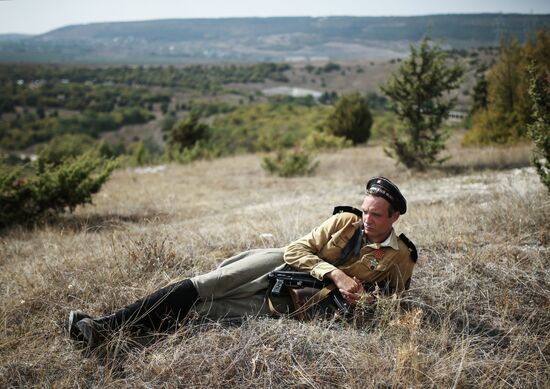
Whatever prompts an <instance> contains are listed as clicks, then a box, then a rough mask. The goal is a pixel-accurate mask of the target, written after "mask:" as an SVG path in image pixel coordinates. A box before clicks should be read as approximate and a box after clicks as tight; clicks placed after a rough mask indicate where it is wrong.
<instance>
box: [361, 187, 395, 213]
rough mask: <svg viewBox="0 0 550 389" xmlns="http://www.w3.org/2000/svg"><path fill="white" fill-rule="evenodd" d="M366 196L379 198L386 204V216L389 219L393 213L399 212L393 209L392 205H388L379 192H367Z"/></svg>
mask: <svg viewBox="0 0 550 389" xmlns="http://www.w3.org/2000/svg"><path fill="white" fill-rule="evenodd" d="M367 196H373V197H380V198H382V199H384V200H386V202H387V203H388V216H389V217H391V216H392V215H393V214H394V213H396V212H399V211H398V210H396V209H395V208H394V206H393V205H392V203H390V202H389V201H388V200H387V199H386V198H385V197H384V196H382V195H381V194H380V193H379V192H376V191H371V190H367Z"/></svg>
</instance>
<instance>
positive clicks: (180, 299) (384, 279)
mask: <svg viewBox="0 0 550 389" xmlns="http://www.w3.org/2000/svg"><path fill="white" fill-rule="evenodd" d="M366 189H367V192H366V195H365V198H364V201H363V204H362V206H361V208H362V209H361V211H359V210H356V209H353V208H341V209H344V211H343V212H336V213H335V214H334V215H333V216H332V217H331V218H329V219H328V220H326V221H325V222H324V223H323V224H321V225H320V226H319V227H317V228H315V229H314V230H313V231H311V232H310V233H309V234H307V235H306V236H304V237H303V238H301V239H298V240H296V241H295V242H292V243H291V244H290V245H288V246H287V247H286V248H278V249H259V250H251V251H247V252H244V253H241V254H238V255H236V256H234V257H231V258H229V259H226V260H225V261H224V262H222V264H221V265H220V266H219V267H218V268H217V269H216V270H213V271H211V272H209V273H206V274H203V275H199V276H196V277H193V278H191V279H185V280H183V281H180V282H177V283H174V284H171V285H169V286H167V287H164V288H162V289H159V290H157V291H155V292H154V293H152V294H150V295H148V296H146V297H144V298H143V299H141V300H139V301H136V302H135V303H133V304H131V305H128V306H126V307H124V308H122V309H120V310H118V311H116V312H115V313H113V314H111V315H108V316H103V317H98V318H92V317H91V316H89V315H86V314H84V313H82V312H78V311H72V312H71V313H70V315H69V323H68V331H69V334H70V336H71V337H72V338H74V339H76V340H81V341H84V342H85V344H86V345H87V347H88V348H95V347H97V346H98V345H100V344H101V343H102V342H103V341H104V340H105V339H106V338H107V336H108V335H109V334H110V333H112V332H114V331H117V330H118V329H121V328H122V327H125V328H130V329H132V328H143V327H146V328H147V329H148V330H152V331H166V330H169V329H171V328H175V327H176V326H177V324H178V323H181V322H183V321H184V319H185V317H186V316H187V313H188V312H189V310H190V309H191V308H193V309H194V310H196V311H197V312H198V313H199V314H200V315H201V316H203V317H207V318H210V319H213V320H221V319H230V320H231V319H238V318H242V317H244V316H251V315H257V314H260V315H263V314H265V315H269V314H273V313H274V312H280V311H283V312H285V313H292V312H296V309H297V307H296V306H295V304H293V303H292V301H291V299H290V298H289V295H288V294H284V293H282V294H281V295H279V296H269V293H268V292H269V290H270V281H269V277H268V275H269V274H270V273H271V272H273V271H274V270H280V269H282V268H284V267H285V266H290V267H291V268H292V269H293V270H298V271H301V272H305V273H308V274H309V275H311V276H312V277H313V278H315V279H317V280H326V281H329V283H330V284H331V286H332V288H328V289H333V292H331V293H340V295H341V298H343V300H345V303H346V305H347V306H349V307H353V306H355V305H356V304H357V303H358V302H359V301H360V300H361V299H365V298H366V296H367V292H366V289H365V286H366V285H369V286H372V285H377V286H381V287H382V289H385V290H391V291H395V292H401V291H403V290H405V289H407V288H408V286H409V283H410V280H411V276H412V271H413V267H414V264H415V262H416V249H415V248H414V245H413V244H412V243H411V242H410V241H409V240H408V239H407V238H406V237H405V236H404V235H403V234H401V236H399V237H398V236H397V235H396V233H395V231H394V229H393V224H394V223H395V222H396V221H397V219H398V218H399V216H400V215H402V214H404V213H405V212H406V211H407V202H406V200H405V198H404V197H403V195H402V194H401V192H400V191H399V189H398V188H397V186H395V185H394V184H393V183H392V182H391V181H390V180H389V179H387V178H385V177H374V178H372V179H371V180H369V181H368V183H367V185H366ZM337 209H338V208H337ZM267 296H269V297H268V298H266V297H267ZM321 300H322V299H321ZM274 306H276V307H277V308H276V310H275V308H274ZM281 307H282V309H281ZM298 309H299V308H298Z"/></svg>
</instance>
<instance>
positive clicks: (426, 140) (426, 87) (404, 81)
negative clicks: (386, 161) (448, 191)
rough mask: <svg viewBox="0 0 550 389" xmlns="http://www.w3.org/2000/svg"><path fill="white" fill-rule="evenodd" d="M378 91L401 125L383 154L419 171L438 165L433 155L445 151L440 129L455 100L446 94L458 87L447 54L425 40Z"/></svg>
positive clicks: (457, 75)
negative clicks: (380, 91) (382, 94)
mask: <svg viewBox="0 0 550 389" xmlns="http://www.w3.org/2000/svg"><path fill="white" fill-rule="evenodd" d="M410 49H411V55H410V57H409V58H408V59H406V60H404V61H403V62H402V64H401V66H400V67H399V68H398V69H397V71H396V72H395V73H394V74H393V75H392V77H391V78H390V79H389V80H388V81H387V82H386V84H385V85H384V86H382V87H381V89H382V91H383V92H384V94H385V95H386V96H387V97H388V98H389V99H390V109H391V110H392V111H394V112H395V113H396V114H397V116H398V117H399V119H400V120H401V121H402V122H403V124H404V127H403V129H400V130H396V131H395V132H394V133H393V134H391V135H390V136H391V140H390V143H389V149H386V152H387V153H388V154H389V155H390V156H391V157H393V158H397V159H398V160H399V161H400V162H402V163H403V164H404V165H405V166H407V167H409V168H414V169H419V170H423V169H425V168H426V167H427V166H429V165H431V164H433V163H436V162H442V160H441V159H438V157H437V155H438V154H439V152H440V151H442V150H443V149H444V148H445V144H444V142H445V140H446V139H447V137H448V135H449V134H448V133H447V132H444V131H443V130H442V129H441V123H442V122H443V120H444V119H445V118H446V117H447V115H448V113H449V111H450V110H451V108H452V107H453V106H454V104H455V100H456V99H452V98H448V96H447V93H448V92H450V91H451V90H453V89H455V88H456V87H458V86H459V83H460V79H461V77H462V74H463V69H462V67H461V66H459V65H458V64H456V63H455V64H452V65H448V64H447V63H446V59H447V54H446V53H445V52H444V51H443V50H442V49H440V48H439V46H437V45H434V44H431V43H430V42H429V38H428V37H427V36H426V37H424V38H423V39H422V41H421V42H420V45H419V47H418V48H415V47H413V46H412V45H411V46H410Z"/></svg>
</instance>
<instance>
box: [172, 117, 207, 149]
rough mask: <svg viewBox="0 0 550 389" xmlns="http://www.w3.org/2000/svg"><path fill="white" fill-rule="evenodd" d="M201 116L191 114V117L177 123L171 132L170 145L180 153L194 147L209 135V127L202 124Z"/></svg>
mask: <svg viewBox="0 0 550 389" xmlns="http://www.w3.org/2000/svg"><path fill="white" fill-rule="evenodd" d="M199 120H200V116H199V115H198V114H196V113H194V112H191V113H190V114H189V116H188V117H187V118H186V119H184V120H181V121H179V122H177V123H176V125H175V126H174V127H172V129H171V130H170V144H171V145H172V147H174V148H176V150H178V151H182V150H183V149H186V148H190V147H193V146H194V145H195V144H196V143H197V142H198V141H200V140H204V139H205V138H206V136H207V133H208V125H206V124H204V123H200V122H199Z"/></svg>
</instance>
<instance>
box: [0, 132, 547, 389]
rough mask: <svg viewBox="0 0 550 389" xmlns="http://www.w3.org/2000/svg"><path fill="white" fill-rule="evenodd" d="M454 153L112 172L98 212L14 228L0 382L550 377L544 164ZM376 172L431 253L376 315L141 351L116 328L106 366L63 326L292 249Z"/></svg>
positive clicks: (530, 383)
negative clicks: (412, 168) (444, 159)
mask: <svg viewBox="0 0 550 389" xmlns="http://www.w3.org/2000/svg"><path fill="white" fill-rule="evenodd" d="M450 150H451V152H452V153H453V154H454V155H455V159H454V160H452V161H451V162H449V163H448V164H447V165H446V166H445V167H444V168H443V169H441V170H438V171H432V172H430V173H429V174H426V175H410V174H408V173H407V172H405V171H403V170H401V169H399V168H397V167H396V166H395V165H394V163H393V161H391V160H389V159H387V158H386V157H385V156H384V154H383V151H382V149H381V147H379V146H374V145H373V146H369V147H362V148H353V149H345V150H342V151H339V152H338V153H334V154H324V155H321V156H320V157H319V160H320V167H319V170H318V172H317V173H316V175H315V176H313V177H308V178H295V179H281V178H276V177H269V176H265V174H264V173H263V172H262V170H261V168H260V163H259V159H260V158H259V157H258V156H255V155H246V156H239V157H232V158H225V159H220V160H215V161H209V162H206V161H202V162H196V163H193V164H190V165H186V166H175V165H169V166H166V167H165V168H162V167H160V168H156V169H149V170H145V169H141V170H120V171H117V172H115V174H114V176H113V177H112V179H111V180H110V181H109V182H108V183H107V184H106V185H105V186H104V188H103V190H102V191H101V192H100V193H99V194H98V195H97V196H96V198H95V201H94V202H95V206H88V207H84V208H78V209H77V211H76V212H75V213H74V214H73V215H66V216H63V217H60V218H59V219H58V220H56V221H55V222H51V223H50V224H48V225H40V226H36V227H35V228H34V229H31V230H25V229H20V228H15V229H12V230H9V231H4V232H3V235H2V236H1V245H0V387H29V386H39V387H60V388H73V387H182V386H183V387H289V386H293V387H294V386H298V387H316V388H321V387H346V388H350V387H351V388H363V387H374V386H381V387H433V388H441V387H483V388H509V387H545V386H547V384H548V380H549V375H548V357H549V351H550V350H549V348H548V347H549V343H548V332H549V330H550V326H549V323H550V314H549V312H550V304H549V301H550V298H549V297H550V295H549V294H550V293H549V286H550V276H549V274H550V273H549V272H548V270H547V266H548V258H549V254H550V252H549V242H550V233H549V230H548V228H547V226H548V225H549V224H550V202H549V197H548V192H547V191H546V189H545V188H544V187H543V186H542V185H541V184H540V183H539V180H538V177H537V175H536V173H535V172H534V171H533V170H532V169H531V168H525V167H524V168H515V169H508V170H506V169H499V170H493V167H495V166H497V167H498V166H502V161H507V163H508V164H509V166H513V165H515V166H525V165H526V163H527V159H528V155H529V147H526V146H517V147H515V148H508V149H498V148H494V149H486V150H485V151H484V152H483V153H479V151H478V150H477V149H476V150H468V149H461V148H459V147H458V146H457V145H456V143H455V144H453V145H451V148H450ZM452 172H455V173H456V172H459V174H458V175H453V174H451V173H452ZM375 174H383V175H386V176H388V177H391V178H392V179H394V180H395V181H396V182H397V183H398V184H399V185H400V187H401V188H402V190H403V192H404V194H405V196H406V197H407V198H408V200H409V203H410V211H409V212H407V214H406V215H404V217H403V218H402V219H401V220H400V222H399V223H398V225H397V229H398V230H399V231H401V232H405V233H406V234H407V236H409V237H410V238H411V239H412V240H413V241H414V242H415V243H416V244H417V246H418V247H419V249H420V259H419V262H418V264H417V267H416V269H415V274H414V277H413V282H412V285H411V289H410V291H409V292H408V294H407V295H406V296H405V297H404V298H403V299H402V300H400V301H397V300H394V299H392V298H385V299H380V300H379V301H378V304H377V307H376V309H373V310H372V311H371V312H370V314H369V316H370V317H367V320H363V321H362V322H361V321H358V322H356V323H355V324H354V325H351V324H350V325H348V324H343V323H339V322H330V321H316V322H311V323H301V322H297V321H293V320H288V319H281V320H273V319H264V318H251V319H249V320H247V321H245V323H244V324H243V325H242V326H237V327H227V326H224V325H222V324H218V323H200V322H199V321H194V322H192V323H190V324H189V325H188V326H186V327H185V328H182V329H181V330H180V331H179V332H177V333H175V334H171V335H169V336H167V337H164V338H161V339H159V340H158V341H157V342H156V343H154V344H152V345H149V346H146V347H142V346H138V345H137V344H136V339H129V338H127V337H125V336H123V334H120V335H121V336H119V337H115V339H113V341H112V343H111V344H110V347H109V349H108V352H107V354H106V355H104V356H103V357H102V358H99V357H96V356H91V357H86V356H84V355H83V354H82V353H81V352H80V350H79V349H78V348H76V347H75V345H74V344H73V342H71V341H70V340H69V339H68V338H67V336H66V334H65V333H64V330H63V324H64V321H65V318H66V316H67V314H68V312H69V310H70V309H74V308H79V309H83V310H85V311H87V312H89V313H91V314H94V315H96V314H101V313H104V312H106V311H110V310H113V309H115V308H117V307H120V306H122V305H124V304H127V303H130V302H132V301H134V300H135V299H137V298H139V297H141V296H143V295H144V294H145V293H148V292H151V291H153V290H155V289H156V288H158V287H159V286H162V285H165V284H167V283H169V282H171V281H174V280H176V279H180V278H182V277H189V276H192V275H195V274H198V273H201V272H204V271H208V270H210V269H213V268H214V267H215V266H216V265H217V264H218V263H219V262H220V261H221V260H222V259H223V258H225V257H227V256H229V255H231V254H233V253H236V252H240V251H242V250H246V249H248V248H257V247H270V246H283V245H285V244H287V243H288V242H289V241H291V240H293V239H296V238H298V237H300V236H302V235H303V234H305V233H307V232H308V231H309V230H310V229H311V228H313V227H314V226H316V225H318V224H319V223H320V222H322V221H323V220H324V219H325V218H327V217H328V216H329V215H330V213H331V210H332V207H333V206H334V205H339V204H350V205H356V206H357V205H358V204H360V201H361V197H362V193H363V185H364V183H365V181H366V179H367V178H369V177H370V176H372V175H375ZM266 234H271V235H266Z"/></svg>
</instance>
